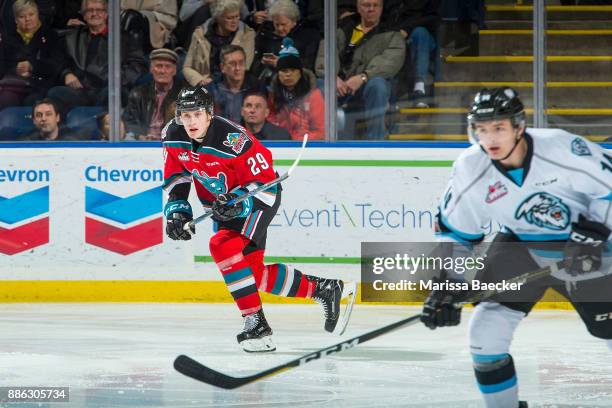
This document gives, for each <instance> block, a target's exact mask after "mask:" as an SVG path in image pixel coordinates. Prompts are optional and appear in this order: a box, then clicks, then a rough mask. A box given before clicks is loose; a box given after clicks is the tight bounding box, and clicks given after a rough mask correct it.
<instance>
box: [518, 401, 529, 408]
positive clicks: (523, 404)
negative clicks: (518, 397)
mask: <svg viewBox="0 0 612 408" xmlns="http://www.w3.org/2000/svg"><path fill="white" fill-rule="evenodd" d="M518 408H528V406H527V401H519V406H518Z"/></svg>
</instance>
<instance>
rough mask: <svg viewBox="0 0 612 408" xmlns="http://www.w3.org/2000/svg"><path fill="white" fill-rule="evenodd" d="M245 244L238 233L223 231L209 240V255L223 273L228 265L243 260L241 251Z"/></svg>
mask: <svg viewBox="0 0 612 408" xmlns="http://www.w3.org/2000/svg"><path fill="white" fill-rule="evenodd" d="M247 243H248V240H246V241H245V238H244V237H242V235H240V233H238V232H236V231H232V230H225V229H223V230H219V231H218V232H217V233H216V234H215V235H213V236H212V237H211V238H210V242H209V244H208V246H209V249H210V255H211V256H212V257H213V259H214V260H215V262H216V263H217V265H218V266H219V268H220V269H221V270H222V271H223V270H224V269H226V268H227V267H229V266H230V264H234V263H236V262H239V261H241V260H243V255H242V250H243V249H244V247H245V245H246V244H247ZM238 258H239V259H238Z"/></svg>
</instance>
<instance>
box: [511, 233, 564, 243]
mask: <svg viewBox="0 0 612 408" xmlns="http://www.w3.org/2000/svg"><path fill="white" fill-rule="evenodd" d="M514 235H516V236H517V237H518V238H519V239H520V240H521V241H538V242H540V241H567V240H568V239H569V234H517V233H516V232H515V233H514Z"/></svg>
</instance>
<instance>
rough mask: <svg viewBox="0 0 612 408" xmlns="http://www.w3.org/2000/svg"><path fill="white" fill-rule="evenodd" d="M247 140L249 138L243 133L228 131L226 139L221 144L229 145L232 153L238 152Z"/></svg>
mask: <svg viewBox="0 0 612 408" xmlns="http://www.w3.org/2000/svg"><path fill="white" fill-rule="evenodd" d="M248 141H249V138H248V137H247V136H246V135H245V134H244V133H228V134H227V140H224V141H223V145H224V146H227V147H231V148H232V151H234V153H240V152H241V151H242V149H243V148H244V145H245V144H246V142H248Z"/></svg>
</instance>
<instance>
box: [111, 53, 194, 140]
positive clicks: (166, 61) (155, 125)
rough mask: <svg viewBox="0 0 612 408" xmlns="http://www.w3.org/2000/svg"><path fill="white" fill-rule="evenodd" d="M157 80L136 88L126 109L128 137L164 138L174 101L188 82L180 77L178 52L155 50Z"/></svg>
mask: <svg viewBox="0 0 612 408" xmlns="http://www.w3.org/2000/svg"><path fill="white" fill-rule="evenodd" d="M149 59H150V60H151V66H150V71H151V75H152V76H153V81H152V82H149V83H146V84H143V85H140V86H137V87H136V88H134V89H132V91H131V92H130V95H129V96H128V103H127V106H126V108H125V110H124V112H123V120H124V122H125V126H126V129H127V137H128V139H136V140H160V139H161V131H162V129H163V127H164V125H165V124H166V123H167V122H168V121H169V120H170V119H172V118H173V117H174V110H175V106H174V101H175V100H176V96H177V95H178V93H179V92H180V90H181V88H183V87H184V86H186V85H187V84H186V83H185V82H184V81H183V80H181V79H178V78H176V64H177V62H178V55H177V54H176V53H175V52H174V51H172V50H169V49H167V48H159V49H156V50H153V51H151V54H150V55H149Z"/></svg>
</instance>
